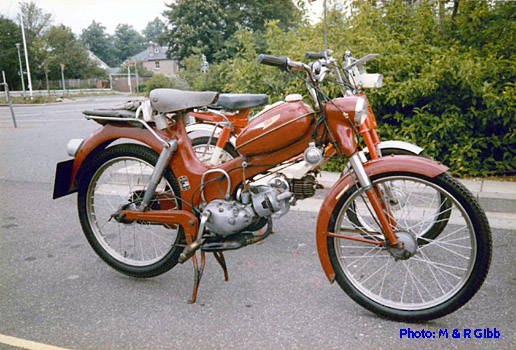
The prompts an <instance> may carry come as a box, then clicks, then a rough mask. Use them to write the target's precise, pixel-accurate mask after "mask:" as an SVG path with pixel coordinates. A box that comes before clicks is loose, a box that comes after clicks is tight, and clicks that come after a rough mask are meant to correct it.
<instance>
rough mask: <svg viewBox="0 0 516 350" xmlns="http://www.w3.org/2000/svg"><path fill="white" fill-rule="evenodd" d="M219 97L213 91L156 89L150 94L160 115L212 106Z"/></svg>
mask: <svg viewBox="0 0 516 350" xmlns="http://www.w3.org/2000/svg"><path fill="white" fill-rule="evenodd" d="M218 95H219V94H218V93H217V92H213V91H182V90H175V89H154V90H152V91H151V93H150V101H151V105H152V107H153V108H154V109H155V110H156V111H158V112H159V113H170V112H177V111H182V110H186V109H192V108H198V107H204V106H208V105H211V104H212V103H214V102H215V101H216V100H217V97H218Z"/></svg>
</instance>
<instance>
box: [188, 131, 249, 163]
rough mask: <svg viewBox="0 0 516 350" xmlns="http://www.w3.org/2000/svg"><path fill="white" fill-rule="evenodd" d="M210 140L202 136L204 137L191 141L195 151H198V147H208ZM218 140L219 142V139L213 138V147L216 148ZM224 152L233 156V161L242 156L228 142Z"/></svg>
mask: <svg viewBox="0 0 516 350" xmlns="http://www.w3.org/2000/svg"><path fill="white" fill-rule="evenodd" d="M209 140H210V138H209V136H202V137H197V138H195V139H192V140H191V141H192V147H193V148H194V150H196V148H198V147H201V146H203V145H208V141H209ZM217 140H218V138H215V137H213V138H212V139H211V145H212V146H215V145H216V144H217ZM224 151H225V152H226V153H227V154H228V155H229V156H231V158H232V159H233V158H237V157H239V156H240V155H239V154H238V152H237V151H236V149H235V147H233V145H232V144H231V143H230V142H226V145H225V146H224ZM196 153H197V152H196ZM201 160H202V159H201Z"/></svg>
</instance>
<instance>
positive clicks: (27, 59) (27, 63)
mask: <svg viewBox="0 0 516 350" xmlns="http://www.w3.org/2000/svg"><path fill="white" fill-rule="evenodd" d="M20 22H21V29H22V37H23V50H24V51H25V65H26V66H27V80H28V82H29V94H30V99H31V100H32V99H33V97H32V79H31V78H30V66H29V53H28V52H27V40H25V27H24V25H23V13H20Z"/></svg>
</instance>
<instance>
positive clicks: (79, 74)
mask: <svg viewBox="0 0 516 350" xmlns="http://www.w3.org/2000/svg"><path fill="white" fill-rule="evenodd" d="M45 50H46V51H47V52H48V55H47V56H46V58H45V61H46V62H45V65H47V66H48V69H49V74H50V78H51V79H59V78H60V77H61V75H60V69H61V67H60V64H61V63H64V64H65V76H66V78H89V77H93V76H95V75H97V74H98V73H99V72H98V70H97V68H96V65H95V63H94V62H92V61H91V60H90V59H89V57H88V51H87V50H86V48H85V47H84V45H83V44H82V42H81V41H79V40H78V39H77V38H76V37H75V35H74V34H73V33H72V30H71V29H70V28H68V27H66V26H64V25H62V24H61V25H59V26H53V27H51V28H50V30H48V32H47V33H46V47H45Z"/></svg>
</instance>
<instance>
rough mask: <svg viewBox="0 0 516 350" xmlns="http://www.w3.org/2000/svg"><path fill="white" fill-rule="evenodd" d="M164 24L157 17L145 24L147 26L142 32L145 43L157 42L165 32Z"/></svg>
mask: <svg viewBox="0 0 516 350" xmlns="http://www.w3.org/2000/svg"><path fill="white" fill-rule="evenodd" d="M165 30H166V26H165V23H163V21H162V20H161V19H159V17H156V18H154V20H152V21H150V22H149V23H147V26H146V27H145V29H144V30H143V31H142V33H143V36H144V37H145V39H147V41H154V42H159V41H160V40H159V39H160V36H161V35H162V34H163V33H164V32H165Z"/></svg>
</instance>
